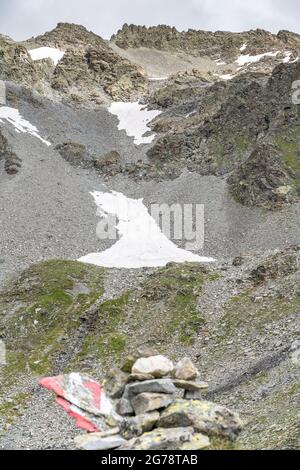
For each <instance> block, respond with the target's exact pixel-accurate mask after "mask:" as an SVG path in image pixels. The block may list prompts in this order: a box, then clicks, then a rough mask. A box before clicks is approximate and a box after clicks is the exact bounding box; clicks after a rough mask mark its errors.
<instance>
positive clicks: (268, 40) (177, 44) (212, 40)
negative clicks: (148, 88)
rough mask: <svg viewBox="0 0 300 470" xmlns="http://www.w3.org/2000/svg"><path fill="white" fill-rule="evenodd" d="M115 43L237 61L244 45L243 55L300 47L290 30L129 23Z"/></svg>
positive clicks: (116, 35)
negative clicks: (238, 30)
mask: <svg viewBox="0 0 300 470" xmlns="http://www.w3.org/2000/svg"><path fill="white" fill-rule="evenodd" d="M111 41H112V42H113V43H115V44H116V45H117V46H118V47H120V48H123V49H128V48H138V47H147V48H155V49H159V50H168V51H182V52H185V53H189V54H191V55H200V56H208V57H211V58H219V57H222V58H236V57H237V56H238V55H240V54H241V48H242V46H245V49H244V51H242V52H244V53H247V54H252V55H254V54H260V53H263V52H266V51H267V52H270V51H278V50H279V51H282V50H285V49H286V47H287V46H288V47H291V48H297V49H299V48H300V38H299V35H297V34H294V33H289V32H287V31H281V32H280V33H278V35H274V34H272V33H270V32H268V31H265V30H263V29H256V30H250V31H248V32H242V33H231V32H227V31H216V32H211V31H201V30H199V31H197V30H194V29H189V30H187V31H178V30H177V29H176V28H174V27H171V26H166V25H159V26H151V27H146V26H135V25H128V24H125V25H124V26H123V27H122V29H121V30H119V31H118V32H117V34H115V35H113V36H112V38H111Z"/></svg>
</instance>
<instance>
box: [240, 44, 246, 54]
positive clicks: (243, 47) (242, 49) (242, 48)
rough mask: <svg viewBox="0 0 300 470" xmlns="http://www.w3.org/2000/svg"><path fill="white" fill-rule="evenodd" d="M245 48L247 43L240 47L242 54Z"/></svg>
mask: <svg viewBox="0 0 300 470" xmlns="http://www.w3.org/2000/svg"><path fill="white" fill-rule="evenodd" d="M246 48H247V43H245V44H243V45H242V47H241V48H240V51H241V52H243V51H245V50H246Z"/></svg>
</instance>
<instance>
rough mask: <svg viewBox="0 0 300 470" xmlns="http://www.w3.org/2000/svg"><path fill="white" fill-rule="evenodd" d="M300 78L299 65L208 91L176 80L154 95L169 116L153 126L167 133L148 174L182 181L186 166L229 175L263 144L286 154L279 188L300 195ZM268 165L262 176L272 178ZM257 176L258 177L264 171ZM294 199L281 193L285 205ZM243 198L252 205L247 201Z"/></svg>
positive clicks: (281, 162) (157, 145) (152, 152)
mask: <svg viewBox="0 0 300 470" xmlns="http://www.w3.org/2000/svg"><path fill="white" fill-rule="evenodd" d="M299 75H300V66H299V64H298V63H295V64H281V65H279V66H277V67H276V68H275V69H274V71H273V73H272V75H271V76H270V77H268V75H263V74H250V73H248V74H245V75H243V76H240V77H237V78H235V79H233V80H231V81H229V82H218V83H216V84H213V85H211V86H206V87H203V86H201V83H202V82H201V81H198V86H195V87H194V88H191V87H189V84H187V85H185V84H184V82H182V81H179V83H178V82H177V81H176V80H174V82H171V83H170V84H167V85H166V86H165V87H163V88H161V89H160V90H158V91H156V92H154V94H153V95H152V102H153V103H157V104H158V105H160V106H162V107H163V108H164V109H165V112H164V113H163V114H161V115H160V116H159V117H157V118H156V119H155V120H154V121H153V123H152V127H153V129H155V130H156V131H160V132H162V133H164V132H166V134H165V135H162V136H161V137H160V138H159V139H158V140H157V141H156V143H155V144H154V146H153V147H152V148H151V149H150V150H149V151H148V157H149V162H150V169H147V171H146V173H147V172H149V174H151V175H153V174H154V175H155V170H156V172H157V173H156V177H157V178H158V179H163V178H169V177H170V173H171V172H172V174H173V175H174V176H175V177H176V176H179V174H180V172H181V171H182V169H183V168H184V167H186V168H188V169H189V170H190V171H196V172H198V173H200V174H202V175H207V174H214V175H226V174H229V173H230V172H232V171H239V170H238V168H240V165H242V164H244V163H245V162H246V161H247V160H248V158H249V157H250V155H252V157H250V159H249V162H250V161H252V160H253V153H252V152H253V151H254V149H255V148H256V145H257V144H258V143H260V144H263V143H265V144H266V145H269V144H273V145H274V147H275V148H276V150H277V152H278V153H279V154H280V155H281V159H280V158H279V159H278V160H277V162H278V165H279V166H280V167H281V171H282V172H283V174H284V175H285V176H283V175H282V176H281V177H280V180H281V183H283V184H281V183H280V181H278V183H280V184H278V186H277V187H283V186H289V185H290V184H291V183H293V184H292V191H291V192H290V191H288V193H289V196H291V195H292V193H293V195H294V196H296V195H297V191H298V189H297V186H298V183H297V181H298V180H299V171H300V167H299V139H298V131H299V124H300V121H299V113H298V107H297V105H296V104H293V101H292V84H293V82H294V81H296V80H297V79H298V77H299ZM177 90H178V91H179V93H177ZM185 90H186V91H185ZM182 91H184V94H182ZM173 97H176V98H175V100H174V99H173ZM186 113H187V114H186ZM254 155H256V154H254ZM268 161H270V159H268ZM262 166H263V163H262ZM262 166H261V174H260V177H261V178H264V177H266V178H268V177H269V178H271V176H270V175H266V174H264V170H263V168H262ZM243 168H244V167H243ZM246 168H247V167H246ZM278 168H279V167H278ZM269 169H270V168H269ZM265 170H266V168H265ZM241 171H243V170H241ZM274 171H275V169H274ZM255 174H256V176H257V177H258V172H255ZM252 176H253V177H254V175H252ZM154 177H155V176H154ZM273 177H274V173H273ZM230 181H233V180H232V179H231V180H230ZM259 184H260V183H259V182H257V185H259ZM241 190H242V188H241ZM266 190H267V188H266ZM262 192H263V190H262ZM279 193H281V190H279ZM281 196H283V197H281ZM289 196H288V197H284V194H281V195H280V194H278V197H279V199H280V200H281V201H282V202H284V201H286V202H288V201H289V200H290V198H289ZM261 198H262V199H265V200H268V198H269V196H268V194H265V196H263V195H262V194H261V196H260V198H258V199H257V200H256V199H255V198H254V199H255V200H253V201H252V202H253V204H254V205H255V204H258V205H260V204H261V201H260V199H261ZM238 199H239V201H240V202H242V203H244V202H245V203H246V201H245V200H244V199H243V198H241V197H240V198H238ZM246 199H247V198H246Z"/></svg>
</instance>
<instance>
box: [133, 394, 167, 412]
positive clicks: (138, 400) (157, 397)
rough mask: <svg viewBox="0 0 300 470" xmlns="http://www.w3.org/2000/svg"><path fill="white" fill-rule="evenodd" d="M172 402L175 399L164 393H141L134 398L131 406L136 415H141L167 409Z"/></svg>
mask: <svg viewBox="0 0 300 470" xmlns="http://www.w3.org/2000/svg"><path fill="white" fill-rule="evenodd" d="M172 402H173V397H172V396H171V395H166V394H164V393H140V394H139V395H136V396H135V397H134V398H133V400H132V401H131V404H132V406H133V409H134V412H135V414H136V415H140V414H144V413H148V412H149V411H154V410H160V409H162V408H166V407H167V406H169V405H170V404H171V403H172Z"/></svg>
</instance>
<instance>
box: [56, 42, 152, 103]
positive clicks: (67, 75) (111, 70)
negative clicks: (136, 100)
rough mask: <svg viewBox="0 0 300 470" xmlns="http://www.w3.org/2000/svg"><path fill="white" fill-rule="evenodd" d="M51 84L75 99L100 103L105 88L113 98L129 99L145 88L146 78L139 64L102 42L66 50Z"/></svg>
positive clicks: (144, 90)
mask: <svg viewBox="0 0 300 470" xmlns="http://www.w3.org/2000/svg"><path fill="white" fill-rule="evenodd" d="M52 87H53V88H54V89H55V90H58V91H60V92H63V93H66V94H68V95H70V94H71V97H73V99H75V100H76V101H83V102H84V101H85V100H86V99H88V100H89V101H92V102H95V103H98V104H101V102H103V94H104V92H105V93H107V94H108V95H109V96H111V97H112V98H113V99H115V100H130V99H131V98H133V97H136V96H138V94H139V93H143V92H146V90H147V81H146V78H145V77H144V75H143V73H142V70H141V69H140V68H139V67H138V66H135V65H133V64H131V63H130V62H129V61H127V60H125V59H123V58H121V57H120V56H118V55H117V54H115V53H114V52H113V51H112V50H111V49H110V48H109V47H108V46H106V45H105V47H103V46H102V45H101V46H98V47H97V49H94V48H91V47H88V48H87V49H85V48H82V49H79V50H78V51H74V50H71V49H70V50H67V51H66V53H65V55H64V57H63V58H62V60H61V61H60V62H59V63H58V65H57V67H56V69H55V71H54V75H53V79H52ZM99 87H101V88H100V89H99ZM101 90H102V93H101Z"/></svg>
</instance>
